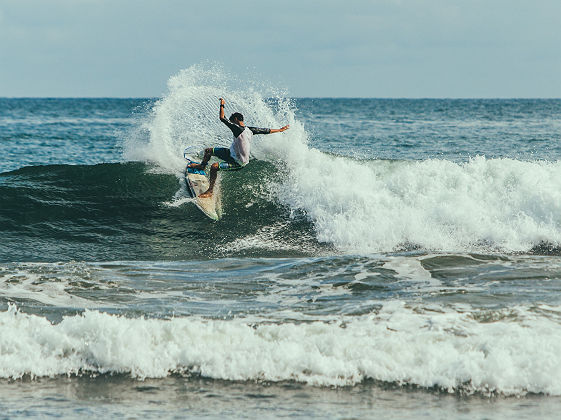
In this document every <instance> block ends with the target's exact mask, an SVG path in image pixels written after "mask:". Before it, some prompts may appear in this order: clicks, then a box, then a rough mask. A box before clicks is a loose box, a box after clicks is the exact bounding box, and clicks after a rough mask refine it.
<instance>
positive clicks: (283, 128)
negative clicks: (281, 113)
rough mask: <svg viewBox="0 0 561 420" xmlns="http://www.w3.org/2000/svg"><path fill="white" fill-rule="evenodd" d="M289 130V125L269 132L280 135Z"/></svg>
mask: <svg viewBox="0 0 561 420" xmlns="http://www.w3.org/2000/svg"><path fill="white" fill-rule="evenodd" d="M289 128H290V124H287V125H285V126H284V127H281V128H271V131H269V133H270V134H273V133H282V132H283V131H286V130H288V129H289Z"/></svg>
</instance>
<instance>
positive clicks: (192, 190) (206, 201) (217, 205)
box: [185, 157, 222, 220]
mask: <svg viewBox="0 0 561 420" xmlns="http://www.w3.org/2000/svg"><path fill="white" fill-rule="evenodd" d="M186 159H187V165H189V164H191V163H197V162H194V161H192V160H191V159H189V158H187V157H186ZM185 182H186V183H187V192H188V193H189V195H190V196H191V198H193V199H194V202H195V205H196V206H197V207H198V208H199V210H201V211H202V212H203V213H204V214H205V215H206V216H207V217H209V218H210V219H212V220H219V219H220V218H221V217H222V202H221V198H220V195H221V194H220V180H219V179H217V180H216V184H215V185H214V191H213V192H212V196H211V197H208V198H199V195H200V194H202V193H203V192H205V191H206V190H207V189H208V185H209V179H208V177H207V176H206V172H205V171H203V170H200V169H192V168H188V167H186V168H185Z"/></svg>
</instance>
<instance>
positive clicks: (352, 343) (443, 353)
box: [0, 302, 561, 395]
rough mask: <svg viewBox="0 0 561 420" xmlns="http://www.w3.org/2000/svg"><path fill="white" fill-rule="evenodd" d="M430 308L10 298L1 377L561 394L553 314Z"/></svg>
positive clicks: (0, 337) (2, 319)
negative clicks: (306, 319)
mask: <svg viewBox="0 0 561 420" xmlns="http://www.w3.org/2000/svg"><path fill="white" fill-rule="evenodd" d="M432 309H433V310H431V311H423V310H422V308H407V307H405V306H404V305H403V304H402V303H400V302H393V303H388V304H387V305H385V306H384V307H383V308H382V309H381V311H380V312H379V313H378V314H375V315H374V314H373V315H368V316H363V317H355V318H350V317H349V318H341V319H340V320H339V321H338V322H318V321H316V322H310V323H299V324H296V323H281V324H278V323H274V322H257V321H258V320H257V319H252V320H244V319H234V320H228V321H226V320H206V319H202V318H196V317H191V318H175V319H172V320H157V319H144V318H139V319H130V318H125V317H121V316H114V315H108V314H105V313H99V312H96V311H86V312H85V313H84V314H83V315H81V316H72V317H67V318H65V319H64V320H63V321H62V322H60V323H58V324H54V325H53V324H51V323H50V322H49V321H47V320H46V319H44V318H41V317H38V316H34V315H27V314H24V313H21V312H18V310H17V309H16V308H15V307H14V306H10V307H9V309H8V310H7V311H5V312H1V313H0V350H1V351H0V376H1V377H4V378H19V377H22V376H23V375H26V374H28V375H32V376H52V375H60V374H76V373H79V372H84V371H91V372H94V373H128V374H130V375H131V376H133V377H135V378H139V379H143V378H146V377H164V376H167V375H169V374H170V373H171V372H187V371H188V372H192V373H198V374H201V375H203V376H205V377H210V378H216V379H224V380H268V381H284V380H295V381H300V382H304V383H308V384H311V385H336V386H339V385H350V384H356V383H359V382H361V381H363V380H365V379H375V380H379V381H386V382H391V383H399V384H413V385H417V386H422V387H433V386H436V387H440V388H442V389H446V390H448V391H450V392H452V391H457V390H462V391H465V392H483V393H487V392H498V393H502V394H505V395H521V394H524V393H526V392H536V393H546V394H552V395H561V325H559V323H558V322H555V321H554V320H552V319H550V318H548V317H546V316H544V315H542V314H540V313H539V311H538V312H535V311H532V310H530V308H525V307H518V308H511V309H509V313H508V314H506V313H505V314H503V315H505V316H498V320H497V321H495V322H487V323H482V322H478V321H477V320H476V319H475V317H474V316H473V315H472V314H471V313H469V312H463V313H457V312H455V311H452V310H445V309H443V308H441V312H438V311H436V312H435V311H434V308H432ZM464 309H465V308H464ZM546 309H547V311H559V310H561V308H546ZM544 312H545V310H544ZM498 315H500V314H498ZM506 315H508V317H507V316H506ZM261 321H263V320H261ZM265 321H266V320H265Z"/></svg>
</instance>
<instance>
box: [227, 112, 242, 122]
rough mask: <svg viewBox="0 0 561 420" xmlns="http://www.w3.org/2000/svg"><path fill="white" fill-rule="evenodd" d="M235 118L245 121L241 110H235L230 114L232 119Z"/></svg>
mask: <svg viewBox="0 0 561 420" xmlns="http://www.w3.org/2000/svg"><path fill="white" fill-rule="evenodd" d="M234 120H238V121H243V115H242V114H240V113H239V112H234V113H233V114H232V115H230V121H232V122H234Z"/></svg>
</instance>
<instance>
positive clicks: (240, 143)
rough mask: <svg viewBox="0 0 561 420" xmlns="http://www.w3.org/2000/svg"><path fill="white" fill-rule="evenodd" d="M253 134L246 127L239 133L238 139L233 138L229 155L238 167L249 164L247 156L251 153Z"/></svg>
mask: <svg viewBox="0 0 561 420" xmlns="http://www.w3.org/2000/svg"><path fill="white" fill-rule="evenodd" d="M252 137H253V133H252V132H251V130H250V129H249V128H248V127H245V129H244V130H243V131H242V132H241V134H240V135H239V136H238V137H235V136H234V141H233V142H232V145H231V146H230V155H232V157H233V158H234V160H235V161H236V162H238V163H239V164H240V165H242V166H245V165H247V164H248V163H249V154H250V151H251V143H250V141H251V138H252Z"/></svg>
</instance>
